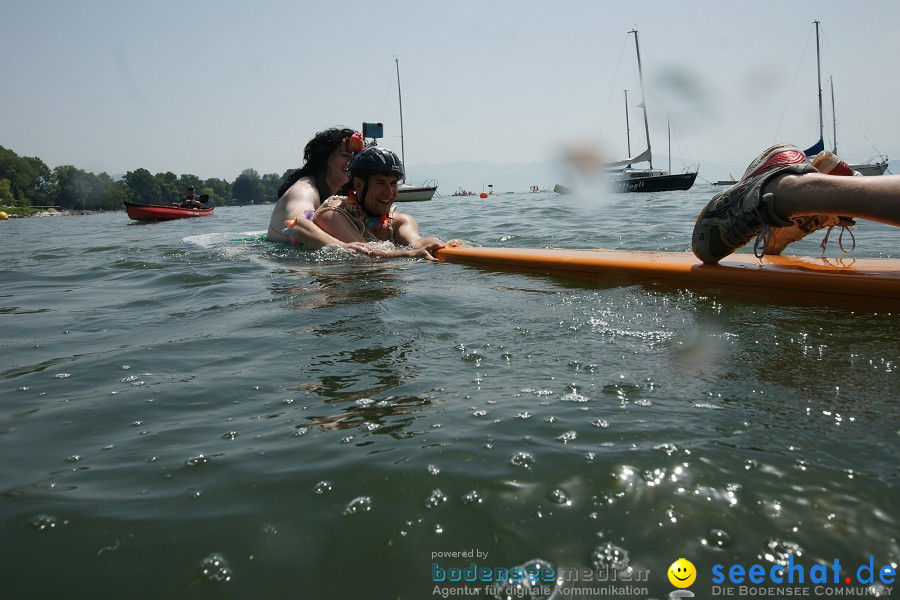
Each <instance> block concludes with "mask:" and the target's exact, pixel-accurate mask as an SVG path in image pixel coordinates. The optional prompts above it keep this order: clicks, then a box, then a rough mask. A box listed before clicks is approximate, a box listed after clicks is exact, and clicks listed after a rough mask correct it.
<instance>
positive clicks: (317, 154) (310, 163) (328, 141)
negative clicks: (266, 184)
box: [278, 127, 356, 200]
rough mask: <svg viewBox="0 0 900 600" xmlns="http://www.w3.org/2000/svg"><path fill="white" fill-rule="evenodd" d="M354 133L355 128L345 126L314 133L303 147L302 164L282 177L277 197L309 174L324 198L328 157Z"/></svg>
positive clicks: (327, 192)
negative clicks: (282, 180)
mask: <svg viewBox="0 0 900 600" xmlns="http://www.w3.org/2000/svg"><path fill="white" fill-rule="evenodd" d="M354 133H356V131H355V130H353V129H347V128H346V127H331V128H329V129H326V130H325V131H320V132H319V133H317V134H316V135H314V136H313V138H312V139H311V140H309V142H307V144H306V147H305V148H304V149H303V166H302V167H300V168H299V169H297V170H295V171H294V172H293V173H291V174H290V175H288V176H287V177H286V178H285V179H284V182H283V183H282V184H281V187H279V188H278V197H279V198H281V197H282V196H283V195H284V193H285V192H286V191H288V189H289V188H290V187H291V186H292V185H294V184H295V183H297V181H298V180H299V179H300V178H302V177H306V176H308V175H310V176H312V178H313V179H314V180H315V182H316V188H318V190H319V196H320V197H321V198H322V200H325V197H326V196H327V195H328V194H329V191H328V190H325V189H323V186H324V185H325V174H326V173H327V172H328V158H329V157H330V156H331V153H332V152H334V151H335V149H336V148H338V147H339V146H340V145H341V144H342V143H346V141H347V140H348V139H350V136H351V135H353V134H354Z"/></svg>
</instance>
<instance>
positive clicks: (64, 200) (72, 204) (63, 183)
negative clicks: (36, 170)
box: [52, 165, 96, 209]
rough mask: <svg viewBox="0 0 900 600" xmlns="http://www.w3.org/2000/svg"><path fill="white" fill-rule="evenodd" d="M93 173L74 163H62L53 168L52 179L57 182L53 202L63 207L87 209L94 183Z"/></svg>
mask: <svg viewBox="0 0 900 600" xmlns="http://www.w3.org/2000/svg"><path fill="white" fill-rule="evenodd" d="M92 177H93V178H96V176H94V175H93V174H89V173H86V172H85V171H83V170H82V169H79V168H77V167H74V166H72V165H60V166H58V167H56V168H55V169H53V173H52V179H53V181H55V182H56V185H55V186H54V187H55V194H54V196H53V203H54V204H56V205H57V206H62V207H63V208H74V209H85V208H87V200H88V198H90V197H91V195H92V193H93V190H94V185H93V181H92V180H91V178H92Z"/></svg>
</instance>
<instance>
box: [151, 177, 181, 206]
mask: <svg viewBox="0 0 900 600" xmlns="http://www.w3.org/2000/svg"><path fill="white" fill-rule="evenodd" d="M155 177H156V181H157V183H158V184H159V197H158V198H157V199H156V200H154V203H156V204H167V203H169V202H181V199H182V198H183V197H184V188H183V187H181V186H179V185H178V176H177V175H175V173H173V172H172V171H166V172H165V173H157V174H156V175H155Z"/></svg>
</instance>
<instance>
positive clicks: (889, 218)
mask: <svg viewBox="0 0 900 600" xmlns="http://www.w3.org/2000/svg"><path fill="white" fill-rule="evenodd" d="M765 192H766V193H771V194H772V195H773V196H774V198H775V202H774V205H773V208H774V210H775V212H776V213H778V214H779V215H780V216H782V217H784V218H789V217H795V216H799V215H821V214H833V215H841V216H844V217H850V218H860V219H868V220H870V221H878V222H879V223H887V224H888V225H896V226H898V227H900V175H881V176H878V177H841V176H836V175H823V174H820V173H804V174H803V175H794V174H786V175H783V176H781V177H775V178H774V179H772V180H771V181H770V182H768V183H767V184H766V187H765Z"/></svg>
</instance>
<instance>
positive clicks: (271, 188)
mask: <svg viewBox="0 0 900 600" xmlns="http://www.w3.org/2000/svg"><path fill="white" fill-rule="evenodd" d="M262 186H263V193H262V197H261V200H262V201H263V202H275V201H276V200H278V188H279V186H281V176H280V175H278V174H277V173H267V174H265V175H263V176H262Z"/></svg>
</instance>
